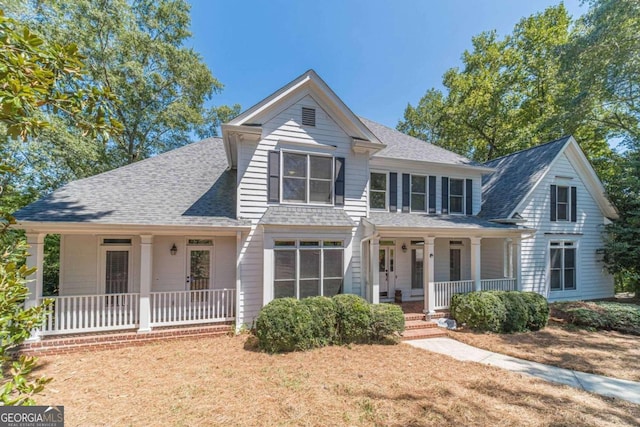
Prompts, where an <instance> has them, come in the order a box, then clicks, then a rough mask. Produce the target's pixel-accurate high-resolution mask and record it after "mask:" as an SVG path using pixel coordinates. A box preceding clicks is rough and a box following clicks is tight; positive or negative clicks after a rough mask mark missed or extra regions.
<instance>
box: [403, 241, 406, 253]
mask: <svg viewBox="0 0 640 427" xmlns="http://www.w3.org/2000/svg"><path fill="white" fill-rule="evenodd" d="M402 252H404V253H406V252H407V244H406V243H403V244H402Z"/></svg>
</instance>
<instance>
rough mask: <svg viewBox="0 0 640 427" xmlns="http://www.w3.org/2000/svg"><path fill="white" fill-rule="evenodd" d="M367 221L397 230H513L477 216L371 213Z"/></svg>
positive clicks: (512, 226)
mask: <svg viewBox="0 0 640 427" xmlns="http://www.w3.org/2000/svg"><path fill="white" fill-rule="evenodd" d="M367 221H369V222H370V223H372V224H374V225H376V226H378V227H397V228H442V229H461V228H473V229H477V228H484V229H486V228H491V229H515V228H518V227H517V226H515V225H511V224H499V223H495V222H491V221H488V220H486V219H483V218H478V217H477V216H464V215H427V214H419V213H411V214H407V213H397V212H371V213H370V214H369V218H367Z"/></svg>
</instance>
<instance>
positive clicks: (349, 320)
mask: <svg viewBox="0 0 640 427" xmlns="http://www.w3.org/2000/svg"><path fill="white" fill-rule="evenodd" d="M402 331H404V314H403V313H402V309H401V308H400V307H399V306H397V305H393V304H373V305H372V304H369V303H368V302H367V301H366V300H364V299H362V298H360V297H359V296H357V295H348V294H342V295H336V296H334V297H333V298H327V297H311V298H305V299H302V300H297V299H295V298H278V299H275V300H273V301H271V302H270V303H269V304H267V305H265V306H264V307H263V308H262V310H260V313H259V314H258V318H257V320H256V336H257V337H258V345H259V346H260V348H261V349H263V350H265V351H267V352H269V353H278V352H286V351H296V350H307V349H310V348H314V347H324V346H327V345H332V344H350V343H366V342H381V341H384V340H388V339H392V340H396V338H397V337H398V336H399V334H400V333H401V332H402Z"/></svg>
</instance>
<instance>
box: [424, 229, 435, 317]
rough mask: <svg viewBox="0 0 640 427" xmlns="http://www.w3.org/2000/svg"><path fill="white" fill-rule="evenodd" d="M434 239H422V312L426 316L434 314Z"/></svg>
mask: <svg viewBox="0 0 640 427" xmlns="http://www.w3.org/2000/svg"><path fill="white" fill-rule="evenodd" d="M435 241H436V239H435V237H425V238H424V252H423V255H422V256H423V257H424V259H423V260H422V263H423V266H422V270H423V271H422V279H423V285H422V289H423V290H424V312H425V314H427V315H433V314H435V313H436V288H435V283H434V282H435V279H434V278H435V272H434V266H435V256H436V251H435Z"/></svg>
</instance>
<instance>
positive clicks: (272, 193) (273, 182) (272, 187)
mask: <svg viewBox="0 0 640 427" xmlns="http://www.w3.org/2000/svg"><path fill="white" fill-rule="evenodd" d="M267 193H268V195H267V198H268V200H269V201H270V202H279V201H280V152H279V151H269V182H268V184H267Z"/></svg>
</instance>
